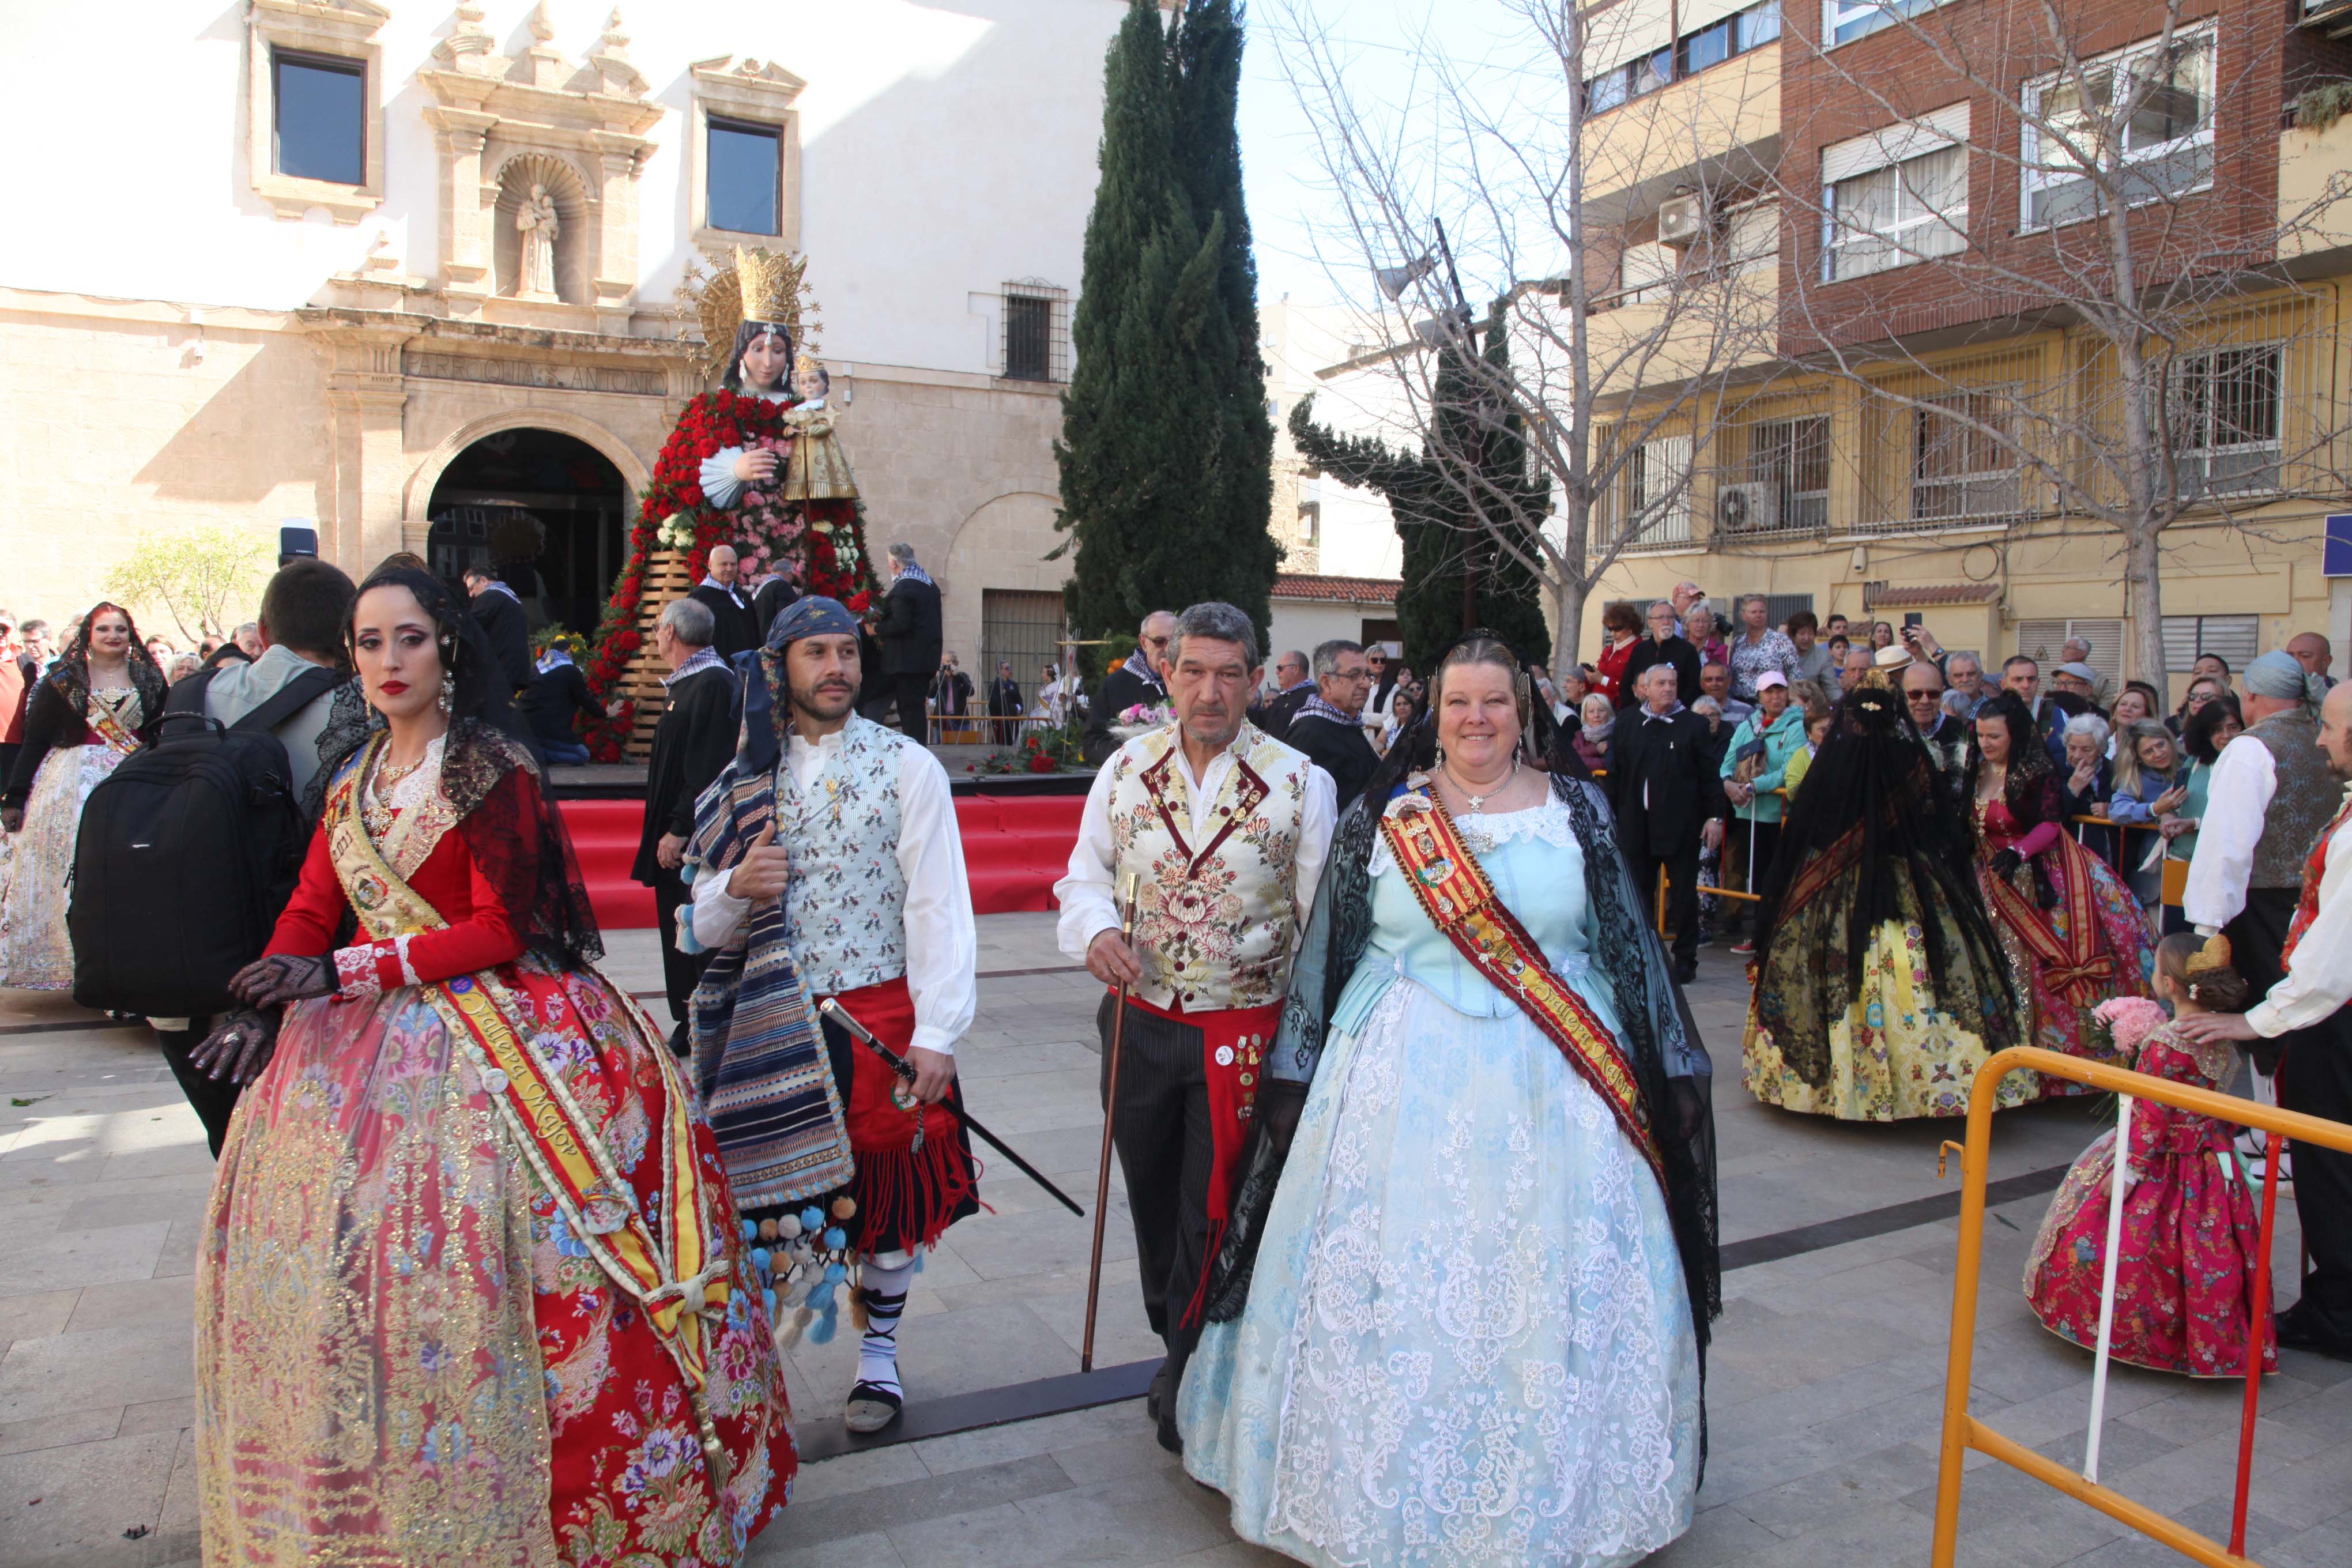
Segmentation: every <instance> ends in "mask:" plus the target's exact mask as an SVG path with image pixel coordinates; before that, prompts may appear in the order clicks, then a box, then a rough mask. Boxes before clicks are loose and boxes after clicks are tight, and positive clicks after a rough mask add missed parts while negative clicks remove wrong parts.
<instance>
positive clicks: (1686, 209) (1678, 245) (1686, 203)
mask: <svg viewBox="0 0 2352 1568" xmlns="http://www.w3.org/2000/svg"><path fill="white" fill-rule="evenodd" d="M1705 237H1706V197H1705V196H1702V195H1688V196H1672V197H1669V198H1668V199H1667V201H1666V203H1665V205H1663V206H1661V207H1659V208H1658V243H1659V244H1661V245H1671V246H1673V247H1675V249H1677V250H1685V249H1688V248H1689V247H1692V246H1694V245H1696V244H1697V243H1698V242H1699V241H1700V240H1701V239H1703V238H1705Z"/></svg>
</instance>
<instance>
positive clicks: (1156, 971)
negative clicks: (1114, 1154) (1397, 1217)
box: [1054, 602, 1338, 1450]
mask: <svg viewBox="0 0 2352 1568" xmlns="http://www.w3.org/2000/svg"><path fill="white" fill-rule="evenodd" d="M1163 668H1165V670H1166V672H1167V676H1168V697H1169V700H1170V702H1171V703H1172V704H1173V705H1174V707H1175V710H1176V719H1175V721H1174V722H1173V723H1171V724H1168V725H1166V726H1163V727H1161V728H1160V729H1156V730H1152V731H1148V732H1147V733H1144V734H1141V735H1138V736H1137V737H1135V738H1134V739H1133V740H1131V741H1129V742H1127V743H1126V744H1125V745H1123V746H1121V747H1119V748H1118V751H1117V752H1113V753H1112V755H1111V758H1110V761H1109V762H1108V763H1105V764H1104V765H1103V769H1102V771H1101V772H1100V773H1097V774H1096V775H1095V783H1094V788H1093V789H1091V790H1090V791H1088V792H1087V805H1086V813H1085V815H1084V816H1082V817H1081V818H1080V820H1079V825H1078V842H1077V845H1076V847H1075V848H1073V849H1072V850H1071V851H1070V869H1069V874H1068V875H1067V876H1066V877H1064V878H1063V879H1061V880H1060V881H1059V882H1057V883H1055V887H1054V892H1055V897H1056V898H1057V899H1059V900H1060V901H1061V905H1062V919H1061V922H1060V928H1059V929H1060V936H1061V944H1062V951H1063V952H1066V953H1068V954H1069V955H1070V956H1071V957H1073V958H1080V959H1083V960H1085V962H1086V965H1087V970H1088V971H1089V972H1091V973H1093V974H1094V976H1095V978H1096V979H1097V980H1100V981H1101V982H1102V983H1103V984H1106V985H1108V986H1114V987H1116V986H1117V985H1118V984H1120V983H1121V982H1122V981H1124V982H1127V983H1129V984H1130V985H1131V986H1132V991H1131V993H1130V996H1131V1000H1130V1001H1129V1013H1128V1017H1127V1022H1126V1026H1125V1034H1124V1043H1123V1045H1122V1048H1121V1057H1120V1064H1119V1079H1118V1104H1117V1105H1115V1106H1109V1107H1108V1108H1107V1114H1108V1115H1109V1116H1110V1118H1111V1138H1112V1142H1114V1143H1115V1144H1116V1145H1117V1146H1118V1163H1119V1168H1120V1169H1121V1170H1122V1171H1123V1172H1125V1173H1126V1177H1127V1201H1128V1209H1129V1213H1130V1214H1131V1215H1133V1217H1134V1221H1135V1247H1136V1258H1137V1263H1138V1265H1139V1268H1140V1270H1141V1273H1142V1277H1143V1307H1144V1311H1145V1313H1146V1314H1147V1315H1148V1316H1149V1317H1150V1321H1151V1330H1152V1332H1154V1333H1156V1334H1158V1335H1160V1338H1161V1340H1162V1341H1163V1342H1165V1343H1166V1344H1167V1346H1168V1359H1167V1361H1166V1363H1164V1364H1163V1365H1162V1366H1161V1367H1160V1374H1159V1376H1158V1377H1157V1378H1156V1379H1155V1380H1154V1381H1153V1384H1152V1397H1151V1401H1150V1408H1151V1415H1152V1418H1153V1419H1154V1420H1155V1421H1157V1422H1158V1423H1159V1427H1160V1445H1161V1446H1162V1447H1166V1448H1169V1449H1171V1450H1175V1449H1179V1448H1181V1444H1180V1442H1179V1439H1178V1438H1177V1436H1176V1388H1177V1384H1179V1383H1180V1382H1181V1380H1182V1378H1183V1375H1184V1363H1185V1360H1186V1358H1188V1357H1189V1356H1190V1355H1191V1354H1192V1345H1193V1343H1194V1342H1195V1341H1196V1340H1197V1339H1198V1338H1199V1335H1200V1327H1201V1311H1202V1306H1203V1303H1202V1300H1201V1292H1202V1286H1203V1284H1204V1283H1205V1280H1206V1277H1207V1264H1208V1260H1209V1259H1210V1258H1213V1257H1214V1256H1216V1250H1217V1242H1218V1239H1219V1237H1221V1235H1222V1233H1223V1225H1224V1221H1225V1217H1226V1215H1227V1214H1228V1213H1229V1212H1230V1209H1229V1205H1230V1202H1231V1198H1232V1181H1233V1177H1234V1164H1235V1162H1236V1161H1237V1159H1238V1157H1239V1155H1240V1152H1241V1147H1242V1133H1243V1132H1244V1130H1245V1129H1246V1128H1247V1127H1248V1125H1249V1117H1250V1108H1251V1104H1252V1102H1253V1101H1254V1100H1255V1099H1256V1096H1257V1083H1258V1077H1259V1063H1260V1060H1261V1058H1263V1056H1264V1054H1265V1049H1266V1047H1268V1046H1269V1045H1271V1044H1272V1043H1273V1039H1274V1026H1275V1019H1276V1015H1277V1014H1278V1013H1279V1012H1280V1011H1281V1005H1282V994H1283V987H1284V985H1285V984H1286V982H1287V981H1288V979H1289V975H1290V956H1291V952H1292V951H1293V949H1294V948H1295V947H1296V946H1297V937H1298V932H1299V930H1300V929H1301V928H1302V927H1303V926H1304V925H1305V924H1306V921H1307V912H1308V910H1310V909H1312V908H1313V906H1314V902H1315V886H1316V883H1317V882H1318V880H1320V879H1321V878H1322V875H1323V861H1324V858H1325V856H1326V855H1328V853H1329V851H1330V847H1331V828H1332V825H1333V822H1334V819H1335V818H1336V816H1337V815H1338V813H1337V810H1336V808H1335V807H1334V805H1333V802H1332V789H1331V779H1330V775H1329V774H1328V773H1324V772H1323V770H1322V769H1320V768H1318V767H1317V766H1315V765H1314V763H1310V762H1309V761H1307V758H1306V757H1305V756H1304V755H1302V754H1301V753H1299V752H1296V751H1293V750H1292V749H1291V748H1290V747H1288V746H1286V745H1285V744H1283V743H1282V742H1279V741H1276V740H1274V739H1272V738H1271V737H1269V736H1267V735H1266V734H1265V732H1264V731H1260V730H1259V729H1258V728H1257V727H1256V726H1255V725H1253V724H1251V723H1249V722H1248V721H1247V720H1246V719H1245V718H1244V710H1245V708H1246V705H1247V703H1248V701H1249V697H1250V693H1251V692H1252V691H1253V690H1255V689H1256V686H1257V682H1258V675H1259V670H1260V666H1259V663H1258V652H1257V630H1256V628H1255V626H1252V625H1251V623H1250V618H1249V617H1248V616H1245V615H1244V614H1243V613H1242V612H1241V611H1239V610H1237V609H1235V608H1234V606H1233V605H1226V604H1219V603H1214V602H1212V603H1209V604H1205V605H1193V606H1192V608H1191V609H1189V610H1186V611H1185V612H1184V613H1183V614H1182V615H1181V616H1178V617H1176V626H1175V629H1174V633H1173V636H1172V637H1171V639H1170V642H1169V645H1168V655H1167V660H1166V663H1165V665H1164V667H1163ZM1130 872H1131V873H1134V874H1135V876H1136V878H1137V882H1138V895H1137V900H1136V920H1135V942H1134V943H1133V944H1132V945H1129V943H1128V942H1124V941H1122V940H1121V939H1120V937H1119V917H1118V906H1117V903H1116V902H1115V898H1116V895H1115V893H1114V889H1118V888H1122V887H1124V886H1125V885H1126V881H1127V878H1128V876H1129V873H1130ZM1116 1005H1117V1004H1116V1000H1115V996H1105V997H1104V998H1103V1004H1102V1008H1101V1010H1100V1012H1099V1013H1098V1014H1097V1016H1096V1026H1097V1028H1098V1029H1099V1030H1100V1032H1101V1035H1102V1039H1103V1068H1104V1073H1105V1076H1106V1079H1107V1078H1108V1071H1109V1065H1110V1036H1111V1026H1112V1021H1113V1012H1114V1009H1115V1007H1116ZM1106 1087H1107V1085H1106Z"/></svg>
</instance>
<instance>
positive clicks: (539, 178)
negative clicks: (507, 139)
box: [490, 153, 595, 305]
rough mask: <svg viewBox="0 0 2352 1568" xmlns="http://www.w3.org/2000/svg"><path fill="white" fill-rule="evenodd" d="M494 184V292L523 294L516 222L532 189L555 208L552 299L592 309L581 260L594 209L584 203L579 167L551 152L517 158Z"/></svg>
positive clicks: (508, 162) (503, 166)
mask: <svg viewBox="0 0 2352 1568" xmlns="http://www.w3.org/2000/svg"><path fill="white" fill-rule="evenodd" d="M497 184H498V199H497V201H496V202H495V204H494V205H492V207H491V209H490V210H491V213H492V214H493V221H492V225H491V227H492V231H493V232H492V234H491V241H492V245H491V249H492V255H493V258H494V262H495V266H494V275H495V276H496V278H497V279H498V291H499V293H500V294H501V295H504V296H506V297H508V298H510V299H515V298H521V297H523V296H524V295H525V294H526V293H527V292H528V290H527V289H526V288H525V283H526V279H524V277H523V268H522V260H523V239H522V230H521V228H520V226H518V225H517V223H516V221H515V219H516V217H517V216H518V215H520V212H521V211H522V207H523V204H524V203H525V202H527V201H529V200H530V194H531V191H532V189H533V188H534V187H536V188H538V189H541V190H544V191H545V192H546V193H547V194H548V195H549V196H550V197H551V198H552V199H553V201H554V203H555V220H556V232H555V297H556V298H557V299H558V300H562V302H563V303H564V304H567V305H590V304H593V303H594V302H595V300H594V299H593V296H592V295H591V292H590V285H589V279H588V268H587V267H586V266H585V264H584V262H583V236H584V235H586V234H587V233H588V232H589V229H590V226H591V225H593V222H594V221H595V220H594V218H593V216H591V214H592V209H593V205H594V204H593V203H591V202H590V201H589V199H588V189H587V186H586V184H584V183H583V181H582V179H581V176H580V171H579V169H578V167H577V166H575V165H574V164H573V163H572V161H571V160H570V159H567V158H559V157H557V156H555V155H554V154H553V153H516V154H514V155H513V156H512V157H510V158H508V159H506V160H505V161H504V162H503V163H500V164H499V172H498V175H497Z"/></svg>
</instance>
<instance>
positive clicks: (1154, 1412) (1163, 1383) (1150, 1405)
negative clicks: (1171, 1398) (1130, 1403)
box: [1143, 1361, 1168, 1426]
mask: <svg viewBox="0 0 2352 1568" xmlns="http://www.w3.org/2000/svg"><path fill="white" fill-rule="evenodd" d="M1167 1393H1168V1363H1166V1362H1164V1361H1163V1362H1161V1363H1160V1370H1159V1371H1158V1372H1155V1373H1152V1374H1151V1386H1150V1388H1148V1389H1146V1390H1144V1392H1143V1413H1144V1414H1145V1415H1149V1416H1150V1417H1151V1421H1152V1425H1153V1426H1158V1425H1159V1424H1160V1400H1161V1398H1162V1397H1163V1396H1165V1395H1166V1394H1167Z"/></svg>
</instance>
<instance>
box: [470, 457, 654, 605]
mask: <svg viewBox="0 0 2352 1568" xmlns="http://www.w3.org/2000/svg"><path fill="white" fill-rule="evenodd" d="M627 514H628V497H627V494H626V490H625V487H624V485H623V483H622V479H621V473H620V470H619V469H618V468H614V466H613V464H612V460H611V459H610V458H606V457H605V456H604V454H603V453H602V452H599V451H598V450H596V448H595V447H591V446H590V445H588V443H587V442H585V441H583V440H580V439H578V438H577V437H572V436H565V435H562V434H559V433H558V432H556V431H553V430H534V429H514V430H500V431H499V432H497V433H496V434H494V435H489V436H485V437H482V438H481V439H480V440H478V441H477V442H475V443H474V444H473V445H472V446H470V447H467V448H466V449H465V450H464V451H462V452H460V453H458V454H457V458H456V459H455V460H454V461H452V462H451V463H450V465H449V466H448V468H446V469H445V470H443V472H442V474H441V478H440V480H439V482H438V483H436V484H435V485H434V487H433V498H432V500H431V501H430V502H429V503H428V504H427V506H426V510H425V515H426V516H427V517H428V518H430V519H431V520H432V521H431V525H430V527H429V528H428V530H427V531H426V533H425V541H426V543H425V559H426V560H427V562H428V563H430V564H431V566H432V568H433V573H434V575H436V576H437V577H440V578H442V579H443V580H445V581H446V582H448V583H451V584H455V583H457V579H458V576H459V574H461V573H463V572H464V571H465V569H466V568H467V566H469V565H487V566H488V567H489V568H490V570H491V571H492V572H493V573H494V574H497V576H498V577H499V580H500V581H502V582H504V583H505V584H507V585H508V586H509V587H510V588H512V589H513V590H514V591H515V595H516V596H517V597H519V598H520V599H521V600H522V602H523V607H524V609H525V610H527V611H528V612H529V613H530V625H531V628H532V629H533V630H534V631H535V630H537V629H538V628H540V627H541V626H549V625H556V626H565V627H567V628H569V629H571V630H572V631H575V632H578V633H579V634H580V635H581V636H583V637H593V636H594V635H595V631H596V620H597V617H598V616H600V615H602V614H603V613H604V601H605V599H606V598H607V597H608V596H609V595H610V594H611V592H612V587H613V579H614V577H616V576H618V575H619V574H620V571H621V567H622V565H623V564H624V563H625V562H626V561H627V560H628V552H629V542H628V537H627V534H626V532H625V530H624V520H625V518H626V516H627Z"/></svg>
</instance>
